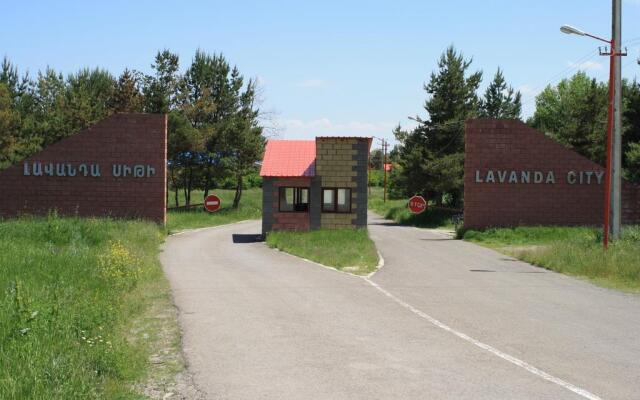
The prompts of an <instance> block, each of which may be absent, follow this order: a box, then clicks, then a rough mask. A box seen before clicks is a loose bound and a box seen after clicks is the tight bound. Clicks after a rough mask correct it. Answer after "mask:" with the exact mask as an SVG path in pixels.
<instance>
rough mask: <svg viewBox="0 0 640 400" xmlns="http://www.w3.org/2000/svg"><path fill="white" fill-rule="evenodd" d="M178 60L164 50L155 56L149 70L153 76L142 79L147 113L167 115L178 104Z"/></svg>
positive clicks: (180, 79)
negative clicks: (152, 70)
mask: <svg viewBox="0 0 640 400" xmlns="http://www.w3.org/2000/svg"><path fill="white" fill-rule="evenodd" d="M179 65H180V58H179V57H178V55H177V54H175V53H172V52H171V51H169V50H167V49H165V50H163V51H159V52H158V53H157V54H156V57H155V60H154V63H153V64H152V65H151V68H153V69H154V71H155V75H149V76H146V77H145V78H144V81H145V82H144V89H143V92H144V99H145V111H146V112H149V113H164V114H166V113H168V112H169V111H171V110H174V109H175V108H176V104H177V103H178V102H179V98H178V97H179V93H180V83H181V81H182V77H181V76H180V74H179V73H178V68H179Z"/></svg>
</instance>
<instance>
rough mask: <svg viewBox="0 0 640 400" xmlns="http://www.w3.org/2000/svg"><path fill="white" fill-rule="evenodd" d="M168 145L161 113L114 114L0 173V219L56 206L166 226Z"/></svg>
mask: <svg viewBox="0 0 640 400" xmlns="http://www.w3.org/2000/svg"><path fill="white" fill-rule="evenodd" d="M166 148H167V119H166V115H160V114H115V115H112V116H111V117H109V118H107V119H105V120H102V121H100V122H98V123H97V124H95V125H93V126H91V127H90V128H88V129H85V130H83V131H81V132H79V133H77V134H74V135H73V136H70V137H68V138H65V139H63V140H61V141H59V142H57V143H55V144H52V145H50V146H48V147H47V148H45V149H44V150H42V151H41V152H39V153H37V154H35V155H34V156H32V157H29V158H28V159H26V160H24V162H20V163H18V164H16V165H13V166H11V167H9V168H7V169H5V170H4V171H1V172H0V188H1V189H0V216H2V217H13V216H16V215H20V214H36V215H44V214H47V213H48V212H49V211H50V210H52V209H56V210H57V211H58V213H60V214H62V215H79V216H113V217H127V218H130V217H135V218H144V219H151V220H153V221H156V222H159V223H164V222H165V212H166V157H167V153H166ZM114 165H115V167H114ZM98 175H99V176H98ZM125 175H126V176H125Z"/></svg>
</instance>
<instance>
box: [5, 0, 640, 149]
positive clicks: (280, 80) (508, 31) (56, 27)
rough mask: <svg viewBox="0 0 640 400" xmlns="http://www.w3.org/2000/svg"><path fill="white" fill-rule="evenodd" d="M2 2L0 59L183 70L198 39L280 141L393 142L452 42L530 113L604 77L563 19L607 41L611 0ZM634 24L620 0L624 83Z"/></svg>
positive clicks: (638, 3) (634, 14) (639, 47)
mask: <svg viewBox="0 0 640 400" xmlns="http://www.w3.org/2000/svg"><path fill="white" fill-rule="evenodd" d="M2 2H3V4H2V7H1V9H2V24H0V56H2V55H6V56H8V57H9V58H10V59H11V60H12V61H13V62H14V63H15V64H17V65H18V67H19V68H20V71H21V72H24V71H29V73H31V74H33V75H35V74H36V73H37V71H38V70H42V69H44V68H45V67H46V66H47V65H49V66H51V67H53V68H55V69H56V70H60V71H62V72H64V73H69V72H74V71H76V70H78V69H79V68H82V67H95V66H101V67H104V68H107V69H108V70H110V71H111V72H112V73H114V74H119V73H120V72H121V71H122V70H123V69H124V68H125V67H128V68H130V69H136V70H140V71H143V72H149V71H150V64H151V62H152V60H153V57H154V55H155V53H156V52H157V50H159V49H163V48H169V49H171V50H173V51H175V52H177V53H178V54H179V55H180V56H181V58H182V65H183V67H184V66H186V65H187V64H188V62H189V61H190V60H191V57H192V56H193V54H194V52H195V50H196V49H197V48H200V49H203V50H205V51H208V52H222V53H223V54H224V55H225V56H226V57H227V58H228V59H229V60H230V61H231V62H232V63H233V64H236V65H237V66H238V67H239V68H240V70H241V71H242V72H243V73H244V75H245V76H247V77H255V78H257V79H259V82H260V84H261V86H262V89H263V98H264V102H263V105H262V108H263V109H264V110H267V111H269V115H270V116H271V121H269V122H268V124H269V125H270V126H276V127H278V130H277V135H278V136H279V137H281V138H312V137H313V136H315V135H331V134H336V135H367V136H371V135H374V136H379V137H387V138H391V137H392V135H391V130H392V129H393V127H394V126H395V125H397V124H398V123H401V124H402V125H403V126H407V127H409V126H411V121H409V120H408V119H407V117H408V116H414V115H421V116H424V110H423V109H422V105H423V103H424V100H425V99H426V94H425V92H424V91H423V90H422V84H423V83H424V82H425V81H426V80H427V79H428V77H429V74H430V73H431V71H432V70H434V69H435V68H436V61H437V59H438V57H439V55H440V54H441V53H442V51H443V50H444V49H445V48H446V47H447V46H448V45H450V44H453V45H455V46H456V48H458V49H459V50H460V51H462V52H463V53H464V54H465V55H466V56H468V57H473V59H474V62H473V65H472V67H473V68H474V69H480V70H482V71H484V74H485V79H484V82H483V88H484V85H485V84H486V83H487V82H488V81H489V80H490V79H491V77H492V76H493V74H494V73H495V71H496V68H497V67H498V66H500V67H501V68H502V69H503V70H504V72H505V75H506V78H507V80H508V82H509V83H510V84H512V85H513V86H514V87H516V88H518V89H519V90H521V91H522V93H523V96H524V110H525V116H527V115H530V114H531V112H532V111H533V107H534V104H535V103H534V96H535V94H536V93H537V92H539V91H540V90H541V89H542V88H543V87H544V86H545V85H546V84H548V83H554V82H557V81H558V80H559V79H561V78H563V77H567V76H570V75H572V74H573V73H575V71H576V70H577V69H584V70H586V71H587V72H588V73H589V74H590V75H592V76H595V77H597V78H599V79H602V80H604V79H606V78H607V60H606V58H603V57H599V56H598V55H597V47H598V45H599V44H598V42H595V41H593V40H591V39H588V38H584V37H578V36H574V35H572V36H569V35H564V34H561V33H560V31H559V27H560V25H562V24H565V23H568V24H572V25H575V26H578V27H580V28H582V29H584V30H586V31H588V32H590V33H593V34H596V35H600V36H604V37H608V36H609V35H610V30H611V28H610V20H611V2H610V1H609V0H599V1H595V0H556V1H546V0H538V1H518V0H511V1H503V0H499V1H491V0H484V1H456V0H450V1H427V0H423V1H384V2H378V1H371V0H370V1H346V0H343V1H330V0H324V1H317V2H307V1H299V0H298V1H278V2H275V1H274V2H267V1H255V2H247V1H225V2H218V1H183V2H177V1H176V2H168V1H133V0H130V1H109V2H90V1H86V0H85V1H56V2H34V1H9V0H2ZM637 21H640V0H623V42H624V43H628V47H629V56H628V57H626V59H625V60H623V74H624V75H625V76H626V77H630V78H633V77H635V76H636V75H639V72H640V66H639V65H638V64H637V63H636V60H637V58H638V56H639V53H640V24H639V23H637ZM633 39H635V40H633Z"/></svg>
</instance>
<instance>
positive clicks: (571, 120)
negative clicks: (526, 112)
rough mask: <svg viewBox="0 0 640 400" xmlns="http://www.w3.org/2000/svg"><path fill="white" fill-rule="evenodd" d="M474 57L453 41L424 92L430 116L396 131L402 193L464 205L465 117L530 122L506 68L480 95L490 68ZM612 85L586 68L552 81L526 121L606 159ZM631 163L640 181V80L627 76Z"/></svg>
mask: <svg viewBox="0 0 640 400" xmlns="http://www.w3.org/2000/svg"><path fill="white" fill-rule="evenodd" d="M472 62H473V60H472V59H469V58H465V57H464V55H463V54H462V53H461V52H459V51H457V50H456V49H455V48H454V47H453V46H450V47H449V48H447V49H446V50H445V51H444V53H443V54H442V55H441V56H440V58H439V60H438V64H437V66H438V68H437V70H436V71H434V72H432V73H431V75H430V77H429V80H428V82H427V83H425V84H424V90H425V92H426V93H427V100H426V101H425V103H424V105H423V108H424V110H425V112H426V114H427V117H426V118H422V117H419V116H417V117H415V118H414V120H415V121H416V122H417V126H416V127H415V128H414V129H411V130H404V129H402V128H401V127H400V126H398V127H397V128H396V129H395V130H394V132H393V133H394V135H395V137H396V140H397V141H398V145H397V146H396V147H395V148H394V149H393V150H392V151H391V152H390V159H391V160H392V161H393V162H394V163H395V164H396V165H397V168H394V170H393V171H392V173H391V177H390V194H391V196H393V197H396V198H401V197H407V196H412V195H414V194H421V195H423V196H426V197H428V198H429V199H432V200H433V201H435V203H436V204H438V205H447V206H450V207H462V206H463V204H464V198H463V176H464V121H466V120H467V119H469V118H478V117H481V118H503V119H518V120H522V95H521V93H520V92H519V91H517V90H515V89H514V88H513V87H511V86H510V85H508V84H507V82H506V79H505V77H504V73H503V72H502V70H501V69H500V68H498V70H497V71H496V73H495V75H494V76H493V79H492V81H491V82H490V83H489V85H488V87H487V89H486V90H485V92H484V93H482V94H479V93H478V92H479V87H480V84H481V83H482V78H483V73H482V71H471V65H472ZM607 88H608V86H607V83H603V82H597V81H596V80H595V79H593V78H589V77H588V76H587V75H586V74H585V73H584V72H578V73H576V74H575V75H574V76H573V77H571V78H568V79H563V80H562V81H561V82H559V83H558V84H557V85H549V86H547V87H546V88H545V89H544V90H543V91H542V92H541V93H540V94H539V95H538V96H537V97H536V110H535V112H534V114H533V116H532V117H530V118H529V119H528V120H527V121H526V123H527V124H529V125H530V126H532V127H534V128H536V129H538V130H540V131H542V132H544V133H545V134H546V135H548V136H550V137H552V138H554V139H555V140H557V141H558V142H560V143H562V144H564V145H565V146H568V147H569V148H571V149H573V150H575V151H577V152H578V153H580V154H582V155H584V156H586V157H588V158H590V159H591V160H593V161H595V162H598V163H601V164H604V160H605V147H604V144H605V137H606V124H607V90H608V89H607ZM622 96H623V120H624V121H623V125H624V126H623V153H624V155H623V168H624V176H625V177H626V178H627V179H630V180H635V181H638V180H640V84H639V83H638V82H637V81H635V80H634V81H633V82H629V81H627V80H625V81H624V82H623V93H622Z"/></svg>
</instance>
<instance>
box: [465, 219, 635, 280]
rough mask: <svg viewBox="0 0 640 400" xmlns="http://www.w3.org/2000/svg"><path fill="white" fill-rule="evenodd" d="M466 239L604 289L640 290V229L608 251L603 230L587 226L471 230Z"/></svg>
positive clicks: (629, 229) (632, 229) (629, 230)
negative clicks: (584, 279)
mask: <svg viewBox="0 0 640 400" xmlns="http://www.w3.org/2000/svg"><path fill="white" fill-rule="evenodd" d="M464 239H465V240H469V241H472V242H475V243H478V244H482V245H485V246H488V247H491V248H494V249H496V250H498V251H501V252H503V253H506V254H509V255H512V256H515V257H517V258H520V259H522V260H524V261H527V262H530V263H532V264H535V265H539V266H541V267H544V268H547V269H550V270H554V271H558V272H562V273H565V274H569V275H574V276H579V277H583V278H588V279H590V280H592V281H594V282H595V283H597V284H600V285H603V286H607V287H613V288H617V289H622V290H629V291H640V226H636V227H627V228H625V229H624V231H623V235H622V238H621V240H619V241H617V242H615V243H612V244H611V245H610V246H609V250H607V251H604V250H603V249H602V234H601V231H600V230H599V229H595V228H584V227H576V228H573V227H570V228H569V227H520V228H511V229H508V228H501V229H489V230H486V231H483V232H478V231H467V232H466V233H465V234H464Z"/></svg>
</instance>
